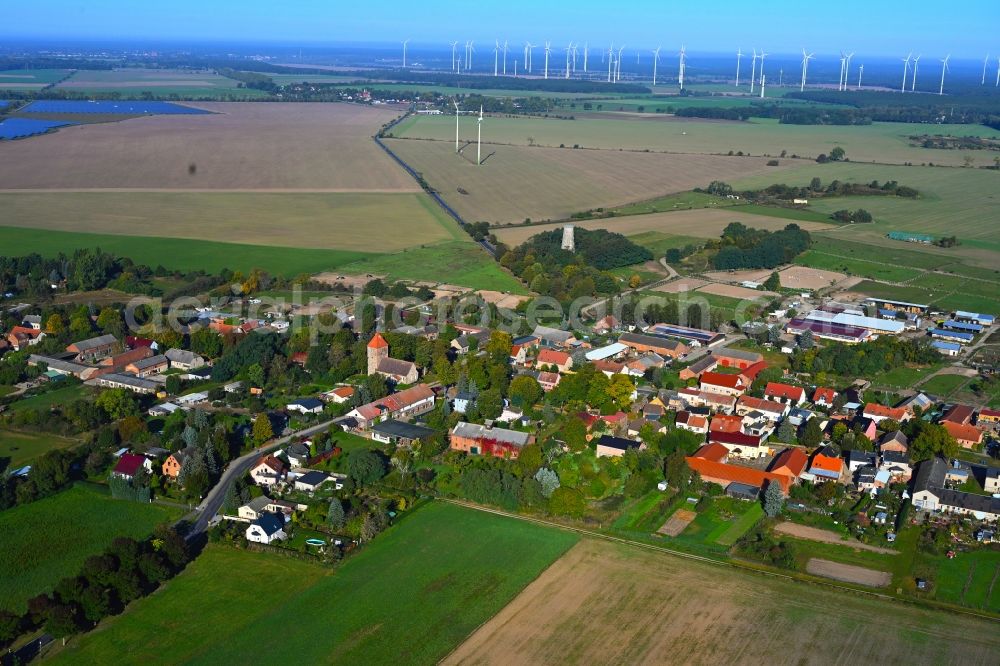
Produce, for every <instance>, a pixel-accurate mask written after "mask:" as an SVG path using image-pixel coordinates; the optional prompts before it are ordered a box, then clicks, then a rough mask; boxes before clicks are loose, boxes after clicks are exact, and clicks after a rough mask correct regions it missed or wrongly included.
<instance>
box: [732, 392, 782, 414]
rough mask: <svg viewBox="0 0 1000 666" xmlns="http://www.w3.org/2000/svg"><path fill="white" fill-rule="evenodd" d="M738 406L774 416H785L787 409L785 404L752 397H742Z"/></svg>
mask: <svg viewBox="0 0 1000 666" xmlns="http://www.w3.org/2000/svg"><path fill="white" fill-rule="evenodd" d="M736 405H737V406H739V407H746V408H747V409H756V410H758V411H761V412H772V413H774V414H784V413H785V409H786V405H785V404H784V403H781V402H777V401H775V400H765V399H764V398H756V397H754V396H752V395H741V396H740V399H739V400H737V401H736Z"/></svg>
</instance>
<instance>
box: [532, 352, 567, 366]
mask: <svg viewBox="0 0 1000 666" xmlns="http://www.w3.org/2000/svg"><path fill="white" fill-rule="evenodd" d="M567 361H569V354H567V353H566V352H561V351H556V350H555V349H543V350H542V351H540V352H538V361H537V363H538V365H566V362H567Z"/></svg>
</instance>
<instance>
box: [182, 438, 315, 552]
mask: <svg viewBox="0 0 1000 666" xmlns="http://www.w3.org/2000/svg"><path fill="white" fill-rule="evenodd" d="M331 425H333V420H332V419H331V420H329V421H324V422H322V423H318V424H316V425H314V426H309V427H308V428H303V429H302V430H297V431H295V432H293V433H292V434H291V435H287V436H285V437H281V438H279V439H275V440H272V441H271V442H270V443H268V444H267V445H265V446H262V447H259V448H257V449H254V450H253V451H251V452H250V453H247V454H246V455H243V456H240V457H239V458H236V459H235V460H233V461H231V462H230V463H229V465H228V466H227V467H226V469H225V471H223V472H222V478H220V479H219V482H218V483H217V484H215V487H213V488H212V489H211V490H209V491H208V495H206V496H205V499H203V500H202V501H201V504H199V505H198V508H197V509H195V510H196V511H197V512H198V518H197V519H196V520H195V521H194V525H193V526H192V527H191V530H190V532H189V533H188V539H192V538H194V537H196V536H197V535H199V534H201V533H202V532H204V531H205V530H206V529H208V523H209V521H210V520H212V517H213V516H215V514H217V513H218V512H219V509H221V508H222V503H223V501H225V499H226V489H227V488H229V485H230V484H231V483H233V482H234V481H235V480H236V479H238V478H240V477H241V476H243V475H244V474H246V473H247V471H249V470H250V468H251V467H253V464H254V463H255V462H257V460H258V459H260V457H261V455H263V454H264V453H270V452H271V451H274V450H275V449H277V448H280V447H282V446H284V445H285V444H288V443H289V442H291V441H292V440H293V439H295V438H297V437H308V436H309V435H315V434H316V433H318V432H321V431H323V430H326V429H327V428H329V427H330V426H331Z"/></svg>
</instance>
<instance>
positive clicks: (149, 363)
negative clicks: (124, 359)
mask: <svg viewBox="0 0 1000 666" xmlns="http://www.w3.org/2000/svg"><path fill="white" fill-rule="evenodd" d="M169 367H170V362H169V361H167V357H166V356H163V355H162V354H161V355H158V356H150V357H148V358H144V359H141V360H138V361H133V362H132V363H129V364H128V365H127V366H125V372H130V373H132V374H133V375H135V376H136V377H142V378H145V377H151V376H153V375H158V374H160V373H161V372H163V371H165V370H166V369H167V368H169Z"/></svg>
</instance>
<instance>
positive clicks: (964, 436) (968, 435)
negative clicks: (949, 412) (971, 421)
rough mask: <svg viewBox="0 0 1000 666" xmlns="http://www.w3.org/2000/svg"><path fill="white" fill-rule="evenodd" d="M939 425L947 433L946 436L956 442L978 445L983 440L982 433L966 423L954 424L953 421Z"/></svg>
mask: <svg viewBox="0 0 1000 666" xmlns="http://www.w3.org/2000/svg"><path fill="white" fill-rule="evenodd" d="M941 425H943V426H944V429H945V430H947V431H948V434H949V435H951V436H952V437H954V438H955V440H956V441H958V442H973V443H975V444H978V443H979V442H981V441H982V440H983V431H982V430H980V429H979V428H977V427H975V426H971V425H968V424H967V423H955V422H954V421H942V422H941Z"/></svg>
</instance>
